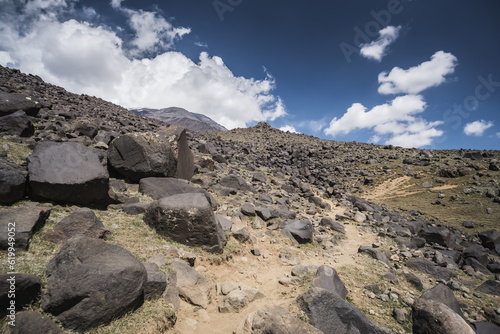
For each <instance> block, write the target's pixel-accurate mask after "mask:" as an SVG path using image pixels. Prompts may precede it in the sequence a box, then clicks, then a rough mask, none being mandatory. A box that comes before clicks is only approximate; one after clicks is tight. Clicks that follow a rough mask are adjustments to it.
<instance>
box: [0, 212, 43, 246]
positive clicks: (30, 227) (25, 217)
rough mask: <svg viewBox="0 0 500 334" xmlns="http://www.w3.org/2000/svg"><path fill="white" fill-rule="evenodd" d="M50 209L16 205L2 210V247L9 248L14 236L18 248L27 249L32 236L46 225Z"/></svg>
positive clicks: (0, 215) (0, 227) (0, 220)
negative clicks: (10, 238)
mask: <svg viewBox="0 0 500 334" xmlns="http://www.w3.org/2000/svg"><path fill="white" fill-rule="evenodd" d="M49 215H50V210H46V209H42V208H36V207H34V208H31V207H16V208H13V209H8V210H4V211H0V249H3V250H7V249H8V248H9V247H11V246H12V244H10V245H9V243H11V242H12V240H11V241H9V237H12V238H14V240H15V243H14V245H13V246H14V248H15V249H16V250H27V249H28V248H29V245H30V242H31V237H32V236H33V234H34V233H36V232H37V231H38V230H39V229H41V228H42V227H43V225H45V222H46V221H47V218H48V217H49Z"/></svg>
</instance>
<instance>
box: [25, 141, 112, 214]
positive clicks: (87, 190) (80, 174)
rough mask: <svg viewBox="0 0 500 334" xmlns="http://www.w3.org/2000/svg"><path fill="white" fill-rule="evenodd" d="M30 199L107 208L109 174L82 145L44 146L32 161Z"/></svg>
mask: <svg viewBox="0 0 500 334" xmlns="http://www.w3.org/2000/svg"><path fill="white" fill-rule="evenodd" d="M28 172H29V195H30V197H31V198H32V199H34V200H37V201H54V202H57V203H73V204H81V205H96V206H106V205H108V204H109V203H110V202H111V201H110V199H109V195H108V191H109V174H108V171H107V170H106V169H105V168H104V167H103V165H102V164H101V162H100V160H99V156H98V155H97V153H96V152H95V151H94V150H93V149H91V148H87V147H85V146H83V145H82V144H79V143H55V142H41V143H39V144H38V145H37V146H36V147H35V150H34V151H33V153H32V154H31V155H30V156H29V157H28Z"/></svg>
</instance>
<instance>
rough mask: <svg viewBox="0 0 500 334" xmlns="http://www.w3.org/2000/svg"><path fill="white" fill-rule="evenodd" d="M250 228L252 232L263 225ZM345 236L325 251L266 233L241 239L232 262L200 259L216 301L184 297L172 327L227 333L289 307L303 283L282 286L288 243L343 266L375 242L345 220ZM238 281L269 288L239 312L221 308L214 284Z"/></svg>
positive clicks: (296, 252) (303, 254)
mask: <svg viewBox="0 0 500 334" xmlns="http://www.w3.org/2000/svg"><path fill="white" fill-rule="evenodd" d="M331 205H332V208H333V209H332V210H331V211H330V212H329V213H328V215H329V216H330V217H332V218H335V215H336V214H342V213H343V212H344V211H345V209H344V208H340V207H335V205H334V204H333V203H331ZM250 230H251V233H252V234H253V235H255V234H257V233H258V232H259V231H257V230H252V229H250ZM345 230H346V238H345V239H343V240H342V242H341V244H340V245H339V246H338V247H335V249H334V250H333V251H331V250H330V251H323V250H322V249H321V248H320V247H319V246H317V247H314V248H308V247H307V246H306V247H304V249H301V248H296V247H293V246H291V243H290V245H288V246H287V245H286V244H285V243H286V239H283V238H281V237H280V241H279V242H278V243H275V242H274V240H273V239H277V236H278V234H279V232H277V233H276V238H274V237H270V236H268V235H265V234H264V235H263V236H261V237H258V238H257V243H255V244H253V245H249V244H247V245H242V249H241V253H240V255H236V256H234V257H233V260H231V261H230V262H225V263H223V264H221V265H209V264H208V263H207V262H202V261H200V263H197V269H198V270H199V271H200V272H201V273H202V274H203V275H204V276H205V277H206V278H207V279H209V280H210V281H211V283H212V285H213V288H212V291H211V303H210V304H209V306H208V308H207V310H206V312H205V311H204V310H201V309H200V308H199V307H194V306H192V305H189V304H187V303H185V302H182V303H181V308H180V310H179V313H178V320H177V324H176V325H175V328H174V329H173V330H171V331H169V332H168V333H171V334H181V333H183V334H184V333H206V334H219V333H220V334H227V333H232V332H233V331H234V330H235V329H236V328H237V326H238V325H239V324H240V323H241V322H242V321H244V319H245V318H246V317H247V315H248V314H249V313H251V312H254V311H257V310H259V309H262V308H265V307H267V306H271V305H279V306H282V307H284V308H286V309H289V308H290V306H291V305H292V304H293V302H294V300H295V299H296V298H297V296H298V295H300V294H301V293H302V292H303V291H304V287H300V286H292V285H290V286H283V285H282V284H280V283H279V280H280V279H281V278H284V277H286V276H290V275H291V270H292V266H287V265H284V264H283V263H281V260H280V258H279V254H280V253H283V252H284V249H285V248H288V249H289V250H290V251H291V254H292V255H293V256H295V257H298V258H300V259H301V264H303V265H306V266H307V265H314V266H321V265H323V264H327V265H330V266H331V267H333V268H336V269H338V268H340V267H342V266H344V265H358V264H357V263H356V262H357V261H356V258H357V256H358V248H359V246H360V245H371V244H372V243H373V242H374V241H375V240H376V236H375V235H373V234H368V233H359V231H358V228H357V227H356V226H355V225H353V224H347V225H345ZM252 248H259V249H260V251H261V253H262V254H265V255H266V258H264V257H263V256H259V257H256V256H253V255H252V254H251V253H250V249H252ZM224 282H235V283H238V284H241V285H245V286H248V287H252V288H256V289H258V290H260V291H261V292H263V293H264V295H265V298H264V299H260V300H256V301H254V302H252V303H250V305H248V306H247V307H245V308H243V309H242V310H241V311H240V313H219V311H218V306H219V305H220V303H221V302H222V298H223V296H220V295H216V291H215V285H216V284H217V283H224Z"/></svg>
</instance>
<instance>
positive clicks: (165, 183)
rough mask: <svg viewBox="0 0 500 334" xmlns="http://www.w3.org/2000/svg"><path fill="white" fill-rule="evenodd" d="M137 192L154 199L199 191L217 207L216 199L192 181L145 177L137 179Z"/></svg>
mask: <svg viewBox="0 0 500 334" xmlns="http://www.w3.org/2000/svg"><path fill="white" fill-rule="evenodd" d="M139 192H141V193H142V194H144V195H147V196H149V197H151V198H153V199H155V200H158V199H161V198H163V197H168V196H172V195H178V194H186V193H200V194H204V195H205V196H206V197H207V200H208V201H209V202H210V204H211V205H212V207H213V208H214V209H215V208H216V207H217V201H216V200H215V199H214V198H213V196H212V195H210V194H209V193H208V192H207V191H206V190H205V189H202V188H199V187H197V186H195V185H193V184H192V183H190V182H188V181H186V180H183V179H176V178H172V177H146V178H143V179H141V180H140V181H139Z"/></svg>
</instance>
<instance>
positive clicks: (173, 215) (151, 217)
mask: <svg viewBox="0 0 500 334" xmlns="http://www.w3.org/2000/svg"><path fill="white" fill-rule="evenodd" d="M144 221H145V222H146V224H148V225H149V226H151V227H153V228H155V229H156V232H157V233H158V234H160V235H162V236H165V237H168V238H170V239H172V240H173V241H176V242H180V243H182V244H185V245H188V246H193V247H202V248H204V249H206V250H207V251H210V252H215V253H222V251H223V249H224V246H225V245H226V242H227V241H226V236H225V234H224V231H223V230H222V227H221V226H220V224H219V222H218V221H217V220H216V219H215V216H214V213H213V211H212V207H211V206H210V203H208V200H207V198H206V196H205V195H203V194H200V193H187V194H179V195H173V196H169V197H165V198H162V199H160V200H158V201H156V202H153V203H152V204H151V205H150V206H149V208H148V209H147V210H146V213H145V214H144Z"/></svg>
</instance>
